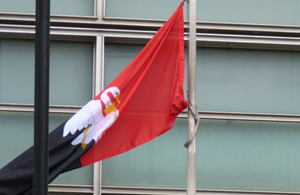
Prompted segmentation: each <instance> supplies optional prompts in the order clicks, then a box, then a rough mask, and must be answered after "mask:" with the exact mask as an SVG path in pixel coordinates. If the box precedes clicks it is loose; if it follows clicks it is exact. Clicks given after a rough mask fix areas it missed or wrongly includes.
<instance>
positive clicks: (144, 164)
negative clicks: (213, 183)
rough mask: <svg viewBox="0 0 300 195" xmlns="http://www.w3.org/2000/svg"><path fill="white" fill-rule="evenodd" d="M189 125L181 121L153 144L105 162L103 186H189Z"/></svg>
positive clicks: (150, 143) (142, 146) (178, 120)
mask: <svg viewBox="0 0 300 195" xmlns="http://www.w3.org/2000/svg"><path fill="white" fill-rule="evenodd" d="M186 122H187V121H186V120H185V119H177V120H176V122H175V124H174V126H173V129H171V130H170V131H168V132H167V133H165V134H163V135H161V136H160V137H158V138H156V139H154V140H153V141H151V142H149V143H146V144H144V145H141V146H139V147H137V148H135V149H133V150H131V151H129V152H126V153H124V154H121V155H118V156H115V157H112V158H109V159H106V160H104V161H103V169H102V173H103V175H102V178H103V180H102V181H103V183H102V185H103V186H130V187H166V188H169V187H174V188H184V187H185V186H186V149H185V147H184V146H183V145H184V143H185V141H186V131H185V130H186V128H187V123H186Z"/></svg>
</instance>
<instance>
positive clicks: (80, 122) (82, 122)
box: [63, 100, 95, 137]
mask: <svg viewBox="0 0 300 195" xmlns="http://www.w3.org/2000/svg"><path fill="white" fill-rule="evenodd" d="M92 101H93V100H91V101H90V102H88V103H87V104H86V105H85V106H83V107H82V108H81V109H80V110H79V111H78V112H77V113H76V114H75V115H74V116H72V117H71V118H70V119H69V120H68V121H67V122H66V124H65V126H64V132H63V137H65V136H67V135H68V134H69V133H71V134H72V135H74V134H75V133H76V132H77V131H82V130H83V129H84V128H86V127H88V125H91V124H93V123H94V121H95V119H94V115H93V112H92V110H91V104H93V103H92Z"/></svg>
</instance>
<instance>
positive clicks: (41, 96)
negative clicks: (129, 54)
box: [33, 0, 50, 195]
mask: <svg viewBox="0 0 300 195" xmlns="http://www.w3.org/2000/svg"><path fill="white" fill-rule="evenodd" d="M49 29H50V0H36V34H35V101H34V175H33V194H34V195H46V194H48V131H49V114H48V113H49V45H50V44H49Z"/></svg>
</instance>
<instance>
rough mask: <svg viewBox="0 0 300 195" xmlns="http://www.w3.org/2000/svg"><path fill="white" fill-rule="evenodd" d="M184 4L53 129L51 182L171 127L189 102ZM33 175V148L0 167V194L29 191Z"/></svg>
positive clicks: (123, 150) (51, 134)
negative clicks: (102, 86)
mask: <svg viewBox="0 0 300 195" xmlns="http://www.w3.org/2000/svg"><path fill="white" fill-rule="evenodd" d="M183 4H184V2H182V3H181V4H180V6H179V7H178V8H177V10H176V11H175V12H174V14H173V15H172V16H171V18H170V19H169V20H168V21H167V22H166V23H165V24H164V25H163V26H162V27H161V28H160V29H159V30H158V32H157V33H156V34H155V35H154V36H153V38H152V39H151V40H150V41H149V42H148V44H147V45H146V46H145V47H144V49H143V50H142V51H141V52H140V53H139V54H138V55H137V56H136V58H135V59H134V60H133V61H132V62H131V63H130V64H129V65H128V66H127V67H126V68H125V69H124V70H123V71H122V72H121V73H120V74H119V75H118V76H117V77H116V78H115V79H114V80H113V81H112V82H111V83H110V84H109V85H108V86H107V87H106V88H105V89H104V90H103V91H102V92H101V93H100V94H99V95H97V96H96V97H95V98H94V99H92V100H91V101H90V102H88V103H87V104H86V105H85V106H83V107H82V108H81V109H80V110H79V111H78V112H77V113H76V114H75V115H73V116H72V117H71V118H70V119H69V120H67V121H66V122H65V123H63V124H61V125H60V126H59V127H57V128H56V129H55V130H54V131H52V132H51V133H50V134H49V182H51V181H52V180H54V179H55V178H56V177H57V176H58V175H59V174H61V173H63V172H66V171H69V170H72V169H75V168H79V167H82V166H87V165H89V164H92V163H94V162H97V161H100V160H104V159H106V158H109V157H112V156H115V155H118V154H121V153H124V152H126V151H128V150H131V149H133V148H135V147H137V146H139V145H141V144H144V143H146V142H149V141H151V140H152V139H154V138H156V137H158V136H160V135H161V134H163V133H165V132H166V131H168V130H169V129H171V128H172V126H173V124H174V122H175V119H176V117H177V115H178V114H179V113H180V112H182V111H183V110H184V109H185V108H186V107H187V102H186V101H185V99H184V92H183V81H184V39H183V37H184V26H183V25H184V22H183ZM32 177H33V148H30V149H28V150H27V151H25V152H24V153H23V154H21V155H20V156H19V157H17V158H16V159H15V160H13V161H12V162H10V163H9V164H8V165H6V166H5V167H3V168H2V169H1V170H0V194H1V192H2V193H4V194H30V193H31V192H32Z"/></svg>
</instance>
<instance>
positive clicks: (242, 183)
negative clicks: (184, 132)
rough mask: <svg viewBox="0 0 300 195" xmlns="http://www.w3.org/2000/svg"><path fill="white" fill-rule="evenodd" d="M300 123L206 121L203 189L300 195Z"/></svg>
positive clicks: (201, 146) (201, 139) (200, 160)
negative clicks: (297, 194)
mask: <svg viewBox="0 0 300 195" xmlns="http://www.w3.org/2000/svg"><path fill="white" fill-rule="evenodd" d="M299 129H300V124H298V123H272V122H246V121H225V120H224V121H222V120H201V125H200V129H199V133H198V136H197V188H201V189H222V190H254V191H255V190H259V191H260V190H261V191H287V192H299V191H300V186H299V185H298V184H299V182H300V177H299V174H300V167H299V163H300V157H299V155H298V153H299V152H298V151H299V149H300V142H299V139H300V131H299Z"/></svg>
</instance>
